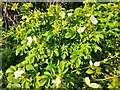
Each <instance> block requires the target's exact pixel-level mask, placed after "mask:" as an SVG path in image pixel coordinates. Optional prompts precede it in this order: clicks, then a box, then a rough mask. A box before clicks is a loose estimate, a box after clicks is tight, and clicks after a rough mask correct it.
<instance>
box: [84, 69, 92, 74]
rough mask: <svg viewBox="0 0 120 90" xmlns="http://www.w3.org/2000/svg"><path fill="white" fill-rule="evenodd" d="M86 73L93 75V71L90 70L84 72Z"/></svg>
mask: <svg viewBox="0 0 120 90" xmlns="http://www.w3.org/2000/svg"><path fill="white" fill-rule="evenodd" d="M86 73H87V74H93V73H94V71H93V70H91V69H88V70H87V71H86Z"/></svg>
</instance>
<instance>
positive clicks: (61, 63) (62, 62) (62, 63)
mask: <svg viewBox="0 0 120 90" xmlns="http://www.w3.org/2000/svg"><path fill="white" fill-rule="evenodd" d="M64 65H65V62H64V61H61V62H60V69H61V70H62V71H63V70H64Z"/></svg>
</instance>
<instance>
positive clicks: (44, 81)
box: [39, 79, 47, 86]
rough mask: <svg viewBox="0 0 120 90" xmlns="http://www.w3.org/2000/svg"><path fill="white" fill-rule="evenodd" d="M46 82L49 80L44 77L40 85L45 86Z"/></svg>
mask: <svg viewBox="0 0 120 90" xmlns="http://www.w3.org/2000/svg"><path fill="white" fill-rule="evenodd" d="M46 82H47V80H46V79H42V80H41V81H40V82H39V85H40V86H43V85H44V84H45V83H46Z"/></svg>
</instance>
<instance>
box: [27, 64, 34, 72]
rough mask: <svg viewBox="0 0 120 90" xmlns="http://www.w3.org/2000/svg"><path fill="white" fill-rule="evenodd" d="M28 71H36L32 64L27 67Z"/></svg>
mask: <svg viewBox="0 0 120 90" xmlns="http://www.w3.org/2000/svg"><path fill="white" fill-rule="evenodd" d="M26 70H27V71H29V70H34V67H33V65H30V64H28V65H26Z"/></svg>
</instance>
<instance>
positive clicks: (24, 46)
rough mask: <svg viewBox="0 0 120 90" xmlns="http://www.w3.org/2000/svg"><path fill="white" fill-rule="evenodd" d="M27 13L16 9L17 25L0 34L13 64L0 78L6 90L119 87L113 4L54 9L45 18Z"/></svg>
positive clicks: (36, 12) (116, 16)
mask: <svg viewBox="0 0 120 90" xmlns="http://www.w3.org/2000/svg"><path fill="white" fill-rule="evenodd" d="M31 7H32V3H25V4H23V5H22V6H20V7H19V8H18V10H19V11H20V12H21V19H20V22H19V23H18V25H17V26H9V30H8V31H6V30H5V29H4V28H3V31H2V35H3V47H4V48H6V47H7V48H10V49H11V50H13V52H14V51H15V52H14V54H15V56H13V58H15V59H16V60H17V61H19V63H15V64H16V65H11V66H10V67H9V68H8V69H7V70H6V72H5V73H4V74H5V77H4V78H5V79H4V85H5V86H6V87H7V88H43V89H44V88H52V89H55V88H65V89H67V88H71V89H79V88H89V89H90V88H119V87H120V85H119V84H118V83H119V80H118V79H120V77H119V76H120V75H119V74H120V73H119V72H120V64H119V63H120V48H119V46H120V43H119V39H120V30H119V29H120V25H119V13H120V10H119V6H118V3H87V2H84V7H78V8H76V9H75V10H72V9H70V10H66V9H65V8H62V7H61V6H60V5H58V4H56V5H50V7H49V8H48V9H47V10H48V11H47V12H41V11H40V10H39V9H34V10H31V9H30V8H31ZM11 9H12V10H16V9H17V4H14V5H13V7H12V8H11ZM92 15H93V16H92ZM91 16H92V18H94V19H90V18H91ZM92 20H93V21H92ZM94 21H96V22H95V23H94ZM8 56H9V55H8ZM3 57H4V56H3ZM18 57H19V58H18ZM7 59H9V58H7ZM7 61H9V60H7ZM3 62H5V61H3ZM17 73H19V74H17ZM15 76H16V77H15Z"/></svg>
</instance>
